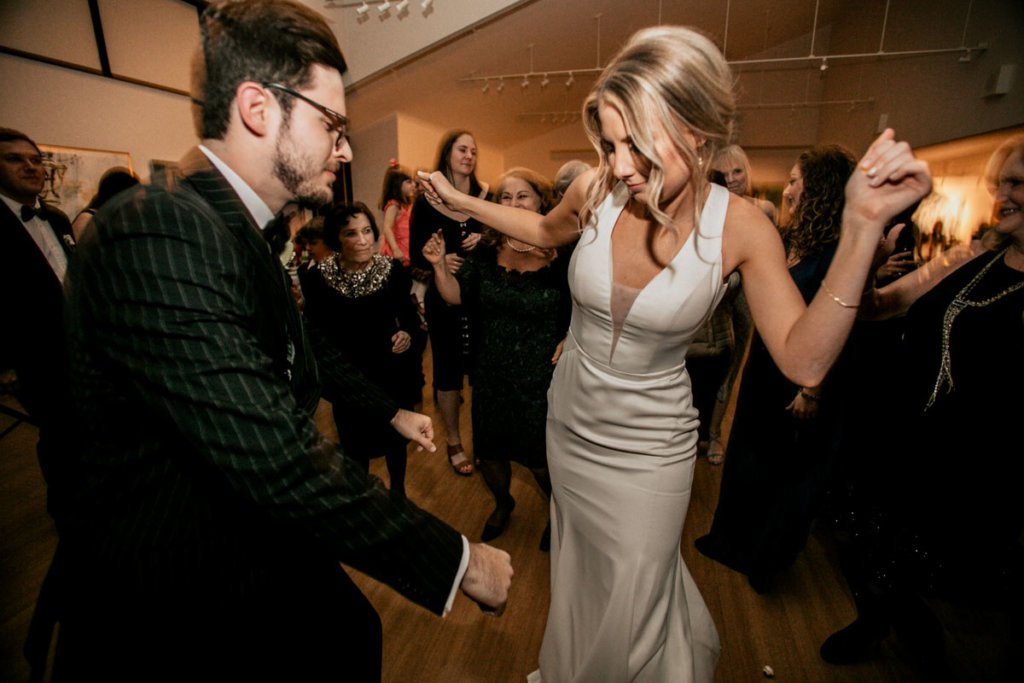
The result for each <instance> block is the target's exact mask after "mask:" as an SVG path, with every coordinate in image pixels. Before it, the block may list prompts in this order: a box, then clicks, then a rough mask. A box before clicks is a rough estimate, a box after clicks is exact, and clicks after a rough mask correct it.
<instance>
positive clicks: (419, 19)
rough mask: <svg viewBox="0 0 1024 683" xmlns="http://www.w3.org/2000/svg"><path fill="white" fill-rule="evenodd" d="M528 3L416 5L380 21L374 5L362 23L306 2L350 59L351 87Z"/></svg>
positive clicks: (441, 0)
mask: <svg viewBox="0 0 1024 683" xmlns="http://www.w3.org/2000/svg"><path fill="white" fill-rule="evenodd" d="M524 1H525V0H438V1H437V2H435V3H434V4H433V5H432V6H431V7H430V8H429V9H428V10H426V11H424V10H423V9H422V7H421V5H420V2H419V0H412V1H411V2H410V3H409V8H408V10H407V12H406V13H405V14H402V15H399V14H397V13H396V12H395V10H394V9H392V10H391V11H390V12H389V13H388V15H386V16H381V15H380V14H378V12H377V5H378V4H379V3H374V5H372V6H371V8H370V11H369V12H368V13H367V14H366V15H365V16H364V17H363V18H361V19H360V18H359V16H358V15H357V14H356V11H355V8H353V7H348V8H338V9H331V8H325V7H324V3H323V2H321V1H316V0H303V2H304V3H305V4H306V5H309V6H310V7H312V8H313V9H315V10H316V11H318V12H320V13H321V14H323V15H324V16H325V17H327V20H328V21H329V22H330V24H331V27H332V28H333V29H334V33H335V35H337V36H338V42H339V43H340V44H341V46H342V49H343V50H344V51H345V56H346V58H347V59H349V62H348V73H346V74H345V83H346V85H348V84H352V83H358V82H359V81H361V80H363V79H364V78H367V77H369V76H373V75H374V74H376V73H378V72H380V71H382V70H385V69H387V68H388V67H389V66H390V65H392V64H394V63H396V62H399V61H401V60H402V59H405V58H407V57H409V56H410V55H413V54H415V53H417V52H419V51H421V50H424V49H426V48H428V47H430V46H431V45H434V44H436V43H438V42H440V41H442V40H445V39H446V38H448V37H449V36H451V35H452V34H456V33H459V32H460V31H462V30H465V29H466V28H467V27H469V26H472V25H473V24H475V23H477V22H480V21H482V20H485V19H486V18H488V17H490V16H492V15H494V14H496V13H500V12H502V11H504V10H506V9H508V8H510V7H513V6H515V5H518V4H521V3H522V2H524Z"/></svg>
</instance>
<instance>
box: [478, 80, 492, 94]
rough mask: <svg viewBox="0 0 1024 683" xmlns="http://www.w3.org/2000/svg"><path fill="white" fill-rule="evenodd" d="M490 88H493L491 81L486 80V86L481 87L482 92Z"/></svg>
mask: <svg viewBox="0 0 1024 683" xmlns="http://www.w3.org/2000/svg"><path fill="white" fill-rule="evenodd" d="M490 89H491V83H490V81H484V87H482V88H480V92H482V93H486V92H487V91H488V90H490Z"/></svg>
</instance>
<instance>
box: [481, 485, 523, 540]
mask: <svg viewBox="0 0 1024 683" xmlns="http://www.w3.org/2000/svg"><path fill="white" fill-rule="evenodd" d="M508 500H509V504H508V505H506V506H501V505H499V506H498V507H496V508H494V512H492V513H491V516H490V517H488V518H487V522H486V523H485V524H484V530H483V533H481V534H480V540H482V541H483V542H484V543H487V542H488V541H493V540H494V539H496V538H497V537H498V536H501V535H502V534H503V533H505V529H507V528H508V522H509V520H510V519H512V511H513V510H514V509H515V507H516V501H515V500H513V499H512V497H511V496H510V497H509V499H508Z"/></svg>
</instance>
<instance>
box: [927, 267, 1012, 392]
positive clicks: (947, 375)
mask: <svg viewBox="0 0 1024 683" xmlns="http://www.w3.org/2000/svg"><path fill="white" fill-rule="evenodd" d="M1007 249H1009V247H1007ZM1007 249H1003V250H1002V251H1001V252H999V255H997V256H996V257H995V258H994V259H992V260H991V261H989V262H988V263H987V264H985V267H984V268H982V269H981V270H979V271H978V274H977V275H975V276H974V277H973V278H972V279H971V281H970V282H968V283H967V284H966V285H964V287H963V289H961V290H960V291H959V292H957V293H956V296H954V297H953V301H951V302H950V304H949V306H947V307H946V313H945V315H943V316H942V360H941V362H940V364H939V375H938V377H936V378H935V386H934V387H933V388H932V395H931V397H930V398H929V399H928V403H927V405H925V407H924V409H925V411H926V412H927V410H928V409H929V408H931V407H932V405H933V404H934V403H935V401H936V399H938V397H939V391H941V390H942V389H945V388H946V387H947V386H948V389H946V392H945V393H947V394H948V393H949V392H951V391H953V389H954V388H955V387H954V386H953V374H952V366H951V362H950V355H949V339H950V335H951V334H952V331H953V321H954V320H956V317H957V316H958V315H960V314H961V313H962V312H963V311H964V309H966V308H984V307H985V306H988V305H989V304H992V303H995V302H996V301H999V300H1000V299H1002V298H1003V297H1005V296H1009V295H1010V294H1013V293H1014V292H1016V291H1017V290H1018V289H1021V288H1022V287H1024V279H1022V280H1021V281H1020V282H1017V283H1015V284H1012V285H1010V286H1009V287H1007V288H1006V289H1004V290H1003V291H1001V292H998V293H997V294H993V295H992V296H990V297H988V298H987V299H982V300H980V301H971V300H970V299H968V298H967V297H968V295H970V293H971V292H972V291H973V290H974V288H975V286H976V285H977V284H978V283H979V282H981V279H982V278H983V277H985V273H987V272H988V271H989V270H991V269H992V266H994V265H995V264H996V262H997V261H1001V260H1002V259H1003V257H1004V256H1005V255H1006V251H1007Z"/></svg>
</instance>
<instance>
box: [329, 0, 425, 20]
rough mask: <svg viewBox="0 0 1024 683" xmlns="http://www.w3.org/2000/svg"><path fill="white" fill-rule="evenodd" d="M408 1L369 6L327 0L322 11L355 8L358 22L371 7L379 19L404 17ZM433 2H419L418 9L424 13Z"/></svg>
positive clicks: (385, 0) (388, 0)
mask: <svg viewBox="0 0 1024 683" xmlns="http://www.w3.org/2000/svg"><path fill="white" fill-rule="evenodd" d="M409 4H410V0H398V2H391V0H382V1H381V2H379V3H374V4H373V5H371V4H370V3H369V2H367V0H360V2H337V0H327V2H326V3H325V4H324V9H347V8H355V10H356V15H357V16H358V18H359V19H360V20H365V19H366V17H367V16H368V15H369V13H370V8H371V7H376V8H377V14H378V15H380V17H381V18H387V17H388V16H390V15H392V14H395V15H403V16H404V15H406V14H408V13H409ZM433 4H434V0H421V2H420V7H422V8H423V10H424V12H426V10H429V9H430V8H431V6H433Z"/></svg>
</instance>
